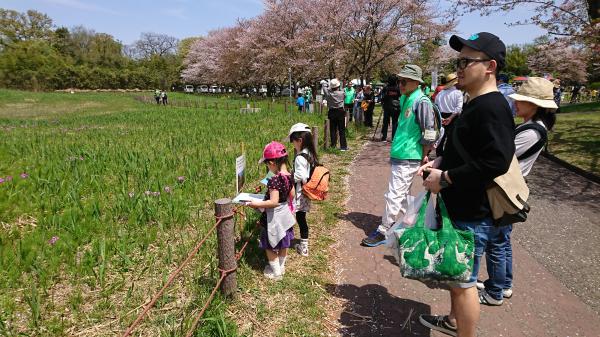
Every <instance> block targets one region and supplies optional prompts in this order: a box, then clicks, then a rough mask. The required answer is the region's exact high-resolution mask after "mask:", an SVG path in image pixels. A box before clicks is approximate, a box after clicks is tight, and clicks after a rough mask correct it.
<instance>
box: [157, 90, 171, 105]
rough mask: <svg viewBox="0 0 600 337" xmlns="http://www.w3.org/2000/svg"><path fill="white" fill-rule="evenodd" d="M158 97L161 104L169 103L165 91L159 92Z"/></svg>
mask: <svg viewBox="0 0 600 337" xmlns="http://www.w3.org/2000/svg"><path fill="white" fill-rule="evenodd" d="M160 99H161V101H162V104H163V105H167V104H168V103H169V102H168V98H167V92H166V91H164V90H163V91H161V92H160ZM159 104H160V103H159Z"/></svg>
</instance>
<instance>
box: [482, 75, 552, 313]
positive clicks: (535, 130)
mask: <svg viewBox="0 0 600 337" xmlns="http://www.w3.org/2000/svg"><path fill="white" fill-rule="evenodd" d="M553 87H554V85H553V84H552V82H550V81H548V80H546V79H544V78H540V77H529V78H528V79H527V81H526V82H525V83H523V85H522V86H521V87H520V88H519V90H518V91H517V93H516V94H511V95H510V98H512V99H513V100H514V101H515V105H516V109H517V117H521V118H523V121H524V123H523V124H521V125H519V126H518V127H517V129H516V131H515V155H516V156H517V159H518V160H519V166H520V167H521V173H522V174H523V177H526V176H527V175H529V172H530V171H531V168H532V167H533V163H535V161H536V159H537V158H538V156H539V155H540V152H542V149H543V147H544V145H545V144H546V140H547V139H548V130H552V127H553V126H554V123H555V122H556V115H555V111H556V109H557V108H558V105H556V102H554V93H553V90H552V89H553ZM508 227H509V228H508V235H507V236H506V242H505V245H504V247H500V246H494V247H493V248H492V253H491V254H489V255H487V254H486V264H487V271H488V276H489V278H488V280H487V281H485V282H483V283H480V282H477V289H479V290H481V292H480V294H479V302H480V303H482V304H488V305H502V303H503V299H504V298H510V297H512V295H513V290H512V286H513V268H512V266H513V264H512V256H513V254H512V244H511V240H510V235H511V233H512V225H509V226H508ZM503 253H504V255H505V261H506V270H505V280H504V281H503V282H502V283H500V284H495V283H494V282H496V281H497V280H498V277H497V276H496V274H497V273H498V269H497V268H501V267H502V266H496V265H495V264H494V261H493V260H492V259H491V256H499V255H502V254H503ZM488 289H502V292H501V293H498V292H496V293H495V294H492V293H491V292H489V291H488Z"/></svg>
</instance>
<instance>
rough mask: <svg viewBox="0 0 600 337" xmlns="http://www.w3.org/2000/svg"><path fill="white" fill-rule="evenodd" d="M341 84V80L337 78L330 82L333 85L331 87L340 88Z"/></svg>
mask: <svg viewBox="0 0 600 337" xmlns="http://www.w3.org/2000/svg"><path fill="white" fill-rule="evenodd" d="M340 84H341V83H340V80H338V79H337V78H334V79H333V80H331V82H329V86H330V87H331V89H335V88H339V87H340Z"/></svg>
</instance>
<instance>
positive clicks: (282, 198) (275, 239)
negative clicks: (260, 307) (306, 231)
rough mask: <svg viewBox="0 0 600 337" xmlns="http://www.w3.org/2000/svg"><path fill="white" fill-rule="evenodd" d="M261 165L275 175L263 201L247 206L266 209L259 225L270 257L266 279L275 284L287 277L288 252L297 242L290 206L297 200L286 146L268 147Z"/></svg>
mask: <svg viewBox="0 0 600 337" xmlns="http://www.w3.org/2000/svg"><path fill="white" fill-rule="evenodd" d="M259 163H264V164H265V165H267V168H268V169H269V171H270V172H271V173H273V174H274V176H273V177H271V179H269V182H268V183H267V193H266V194H265V198H264V200H263V201H250V202H246V203H245V205H246V206H249V207H252V208H263V209H264V212H263V213H262V215H261V218H260V223H261V225H262V230H261V233H260V242H259V246H260V248H262V249H264V250H265V252H266V254H267V260H268V261H269V263H268V264H267V265H266V266H265V269H264V271H263V275H264V276H265V277H266V278H268V279H272V280H280V279H281V278H282V277H283V275H284V274H285V261H286V259H287V250H288V248H290V246H291V244H292V240H294V224H295V223H296V219H294V215H293V214H292V211H291V209H290V206H289V205H288V200H290V199H289V198H293V196H294V193H295V192H294V178H293V177H292V175H291V174H290V172H289V171H288V170H287V167H288V166H289V165H288V155H287V151H286V149H285V146H283V144H281V143H278V142H271V143H269V144H267V145H266V146H265V149H264V151H263V155H262V158H261V159H260V161H259Z"/></svg>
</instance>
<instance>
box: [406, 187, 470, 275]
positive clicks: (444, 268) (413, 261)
mask: <svg viewBox="0 0 600 337" xmlns="http://www.w3.org/2000/svg"><path fill="white" fill-rule="evenodd" d="M430 196H431V193H429V192H428V193H427V196H426V197H425V200H424V201H423V204H422V205H421V208H420V209H419V215H418V217H417V220H416V222H415V225H414V226H413V227H409V228H398V229H396V230H395V231H394V233H395V235H396V238H398V258H399V264H400V273H401V274H402V276H403V277H405V278H409V279H414V280H419V281H424V282H427V281H453V282H468V281H469V279H470V278H471V272H472V270H473V256H474V248H475V241H474V238H473V232H471V231H463V230H457V229H455V228H454V226H453V225H452V221H451V220H450V217H449V216H448V211H447V210H446V206H445V205H444V201H443V200H442V197H441V196H440V195H438V196H437V202H438V206H439V209H440V211H441V216H442V228H440V229H437V230H434V229H430V228H427V226H425V214H426V209H427V203H428V201H429V198H430Z"/></svg>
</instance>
